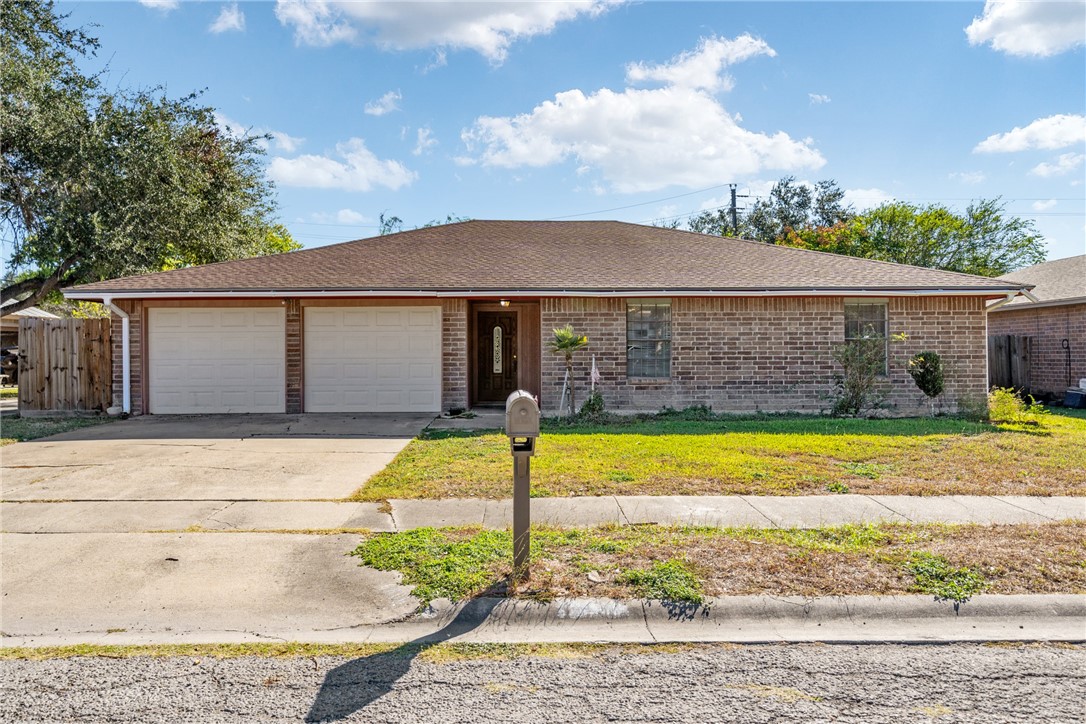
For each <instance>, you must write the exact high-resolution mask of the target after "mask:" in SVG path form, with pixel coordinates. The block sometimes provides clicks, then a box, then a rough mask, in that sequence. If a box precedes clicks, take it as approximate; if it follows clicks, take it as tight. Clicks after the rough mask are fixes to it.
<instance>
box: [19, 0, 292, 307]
mask: <svg viewBox="0 0 1086 724" xmlns="http://www.w3.org/2000/svg"><path fill="white" fill-rule="evenodd" d="M66 21H67V16H64V15H59V14H58V13H57V12H56V8H55V7H54V4H53V3H52V2H38V1H36V0H5V2H4V8H3V12H2V13H0V30H2V38H0V51H2V61H0V62H2V65H0V81H2V85H3V97H2V101H0V151H2V163H0V222H2V224H3V227H4V228H3V233H4V236H5V237H6V238H7V239H8V240H9V241H10V242H11V244H12V253H11V256H10V265H9V269H8V270H7V274H6V275H5V283H4V287H3V290H2V298H3V301H5V302H7V301H10V300H15V304H14V305H13V306H11V307H8V309H10V310H17V309H21V308H25V307H27V306H30V305H33V304H36V303H37V302H39V301H41V300H43V299H45V298H46V297H48V296H49V295H50V293H52V292H53V291H54V290H55V289H57V288H60V287H63V286H68V285H72V284H79V283H84V282H91V281H97V280H100V279H105V278H110V277H115V276H122V275H127V274H139V273H145V272H151V271H159V270H162V269H169V268H175V267H178V266H187V265H192V264H202V263H207V262H213V261H223V260H227V259H236V258H241V257H246V256H254V255H257V254H264V253H274V252H277V251H285V250H291V249H295V248H299V246H300V245H298V244H297V243H295V242H294V241H293V240H292V239H291V238H290V235H289V233H288V232H287V231H286V229H284V228H283V227H281V226H276V225H275V224H274V223H273V221H272V214H273V212H274V206H275V202H274V197H273V188H272V186H271V184H270V182H268V181H267V180H266V177H265V175H264V170H263V166H262V153H263V151H262V149H261V147H260V142H261V137H259V136H252V135H235V134H232V133H229V132H226V131H224V130H223V129H221V128H220V127H219V126H218V125H217V123H216V121H215V117H214V110H213V109H211V108H208V107H205V106H203V105H202V104H200V103H199V98H198V96H196V95H189V96H185V97H182V98H180V99H171V98H169V97H167V96H166V95H165V94H164V93H162V92H161V91H158V90H155V89H152V90H138V91H127V90H115V91H109V90H106V89H105V88H104V87H103V85H102V84H101V83H100V82H99V80H98V78H97V77H95V76H90V75H87V74H85V73H83V72H82V71H81V70H80V67H79V62H80V61H81V60H82V59H86V58H89V57H91V56H93V55H94V53H95V52H96V50H97V48H98V42H97V40H95V39H94V38H92V37H90V36H89V35H88V34H87V33H86V32H85V31H84V30H82V29H72V28H69V27H67V26H66Z"/></svg>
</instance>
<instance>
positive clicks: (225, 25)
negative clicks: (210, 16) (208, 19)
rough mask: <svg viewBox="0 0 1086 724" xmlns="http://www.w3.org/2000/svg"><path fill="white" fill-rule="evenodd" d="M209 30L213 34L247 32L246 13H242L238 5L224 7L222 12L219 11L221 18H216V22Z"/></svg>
mask: <svg viewBox="0 0 1086 724" xmlns="http://www.w3.org/2000/svg"><path fill="white" fill-rule="evenodd" d="M208 30H209V31H211V32H212V33H225V32H227V31H228V30H238V31H241V30H245V13H243V12H241V8H239V7H238V4H237V3H232V4H230V5H223V7H222V10H221V11H219V17H217V18H215V22H213V23H212V24H211V26H210V27H208Z"/></svg>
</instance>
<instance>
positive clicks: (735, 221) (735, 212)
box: [728, 184, 747, 237]
mask: <svg viewBox="0 0 1086 724" xmlns="http://www.w3.org/2000/svg"><path fill="white" fill-rule="evenodd" d="M728 186H729V187H730V188H731V191H732V205H731V209H730V213H731V216H732V236H734V237H738V236H739V207H738V206H736V205H735V200H736V199H737V198H740V199H745V198H747V194H743V195H742V196H736V193H735V187H736V184H728Z"/></svg>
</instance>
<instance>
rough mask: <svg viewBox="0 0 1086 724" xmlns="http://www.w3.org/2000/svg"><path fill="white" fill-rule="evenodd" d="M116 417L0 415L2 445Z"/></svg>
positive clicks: (76, 428) (35, 438) (100, 423)
mask: <svg viewBox="0 0 1086 724" xmlns="http://www.w3.org/2000/svg"><path fill="white" fill-rule="evenodd" d="M115 420H117V418H116V417H107V416H105V415H101V416H95V417H18V416H12V417H8V416H4V417H0V445H11V444H12V443H16V442H23V441H25V440H37V439H38V438H41V437H49V436H50V435H59V434H60V433H62V432H70V431H72V430H78V429H79V428H81V427H94V426H95V425H102V424H104V423H107V422H114V421H115Z"/></svg>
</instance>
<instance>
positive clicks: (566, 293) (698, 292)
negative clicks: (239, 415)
mask: <svg viewBox="0 0 1086 724" xmlns="http://www.w3.org/2000/svg"><path fill="white" fill-rule="evenodd" d="M1020 291H1021V289H1020V288H1004V287H991V288H984V289H960V288H959V289H879V288H873V289H847V288H838V289H818V288H812V289H674V290H672V289H616V290H598V289H597V290H588V289H506V290H498V291H495V290H493V289H480V290H475V289H458V290H455V291H432V290H412V289H379V290H373V289H359V290H343V289H335V290H331V289H330V290H312V289H283V290H269V291H249V290H238V291H232V290H228V289H224V290H221V291H198V292H196V291H192V292H189V291H146V292H139V291H129V292H122V291H116V292H76V291H65V292H63V294H64V297H65V298H66V299H82V300H92V301H93V300H100V299H103V298H105V297H110V298H112V299H221V298H224V297H228V298H234V299H268V298H274V299H282V298H284V297H291V298H295V297H296V298H300V299H307V298H308V299H313V298H320V297H363V298H364V297H405V298H431V299H434V298H461V297H476V298H488V299H489V298H493V299H503V298H515V297H623V298H626V297H975V296H990V297H999V296H1005V295H1007V294H1013V293H1018V292H1020Z"/></svg>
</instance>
